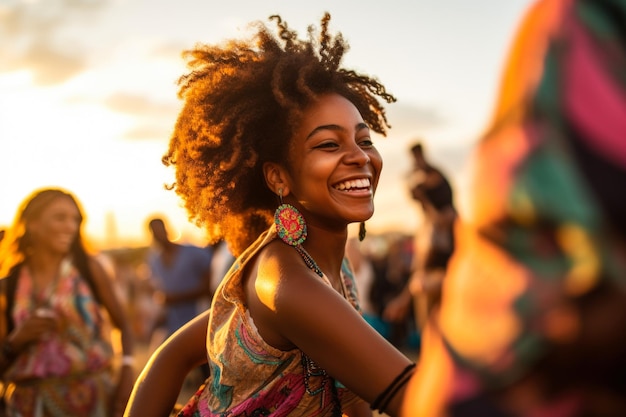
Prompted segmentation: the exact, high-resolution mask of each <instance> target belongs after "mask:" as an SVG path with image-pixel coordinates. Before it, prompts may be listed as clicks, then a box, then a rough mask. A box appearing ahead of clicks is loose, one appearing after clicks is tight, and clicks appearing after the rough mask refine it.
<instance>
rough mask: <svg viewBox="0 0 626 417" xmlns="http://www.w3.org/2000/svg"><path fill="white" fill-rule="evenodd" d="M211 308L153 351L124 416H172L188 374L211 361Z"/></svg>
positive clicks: (138, 379)
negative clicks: (208, 343)
mask: <svg viewBox="0 0 626 417" xmlns="http://www.w3.org/2000/svg"><path fill="white" fill-rule="evenodd" d="M209 312H210V310H207V311H205V312H204V313H202V314H200V315H199V316H197V317H196V318H195V319H193V320H191V321H190V322H189V323H187V324H186V325H185V326H183V327H182V328H180V329H179V330H178V331H177V332H176V333H174V334H173V335H172V336H170V337H169V338H168V339H167V340H166V341H165V342H164V343H163V344H162V345H161V346H159V348H158V349H157V350H156V351H155V352H154V353H153V354H152V356H151V357H150V360H149V361H148V363H147V364H146V366H145V367H144V369H143V371H142V372H141V374H140V375H139V378H137V381H136V382H135V387H134V388H133V392H132V394H131V396H130V400H129V401H128V405H127V407H126V412H125V413H124V417H143V416H151V417H168V416H169V415H170V412H171V411H172V408H173V407H174V405H175V404H176V400H177V399H178V395H179V393H180V389H181V387H182V385H183V382H184V380H185V378H186V376H187V374H188V373H189V372H190V371H191V370H192V369H195V368H196V367H197V366H199V365H202V364H203V363H206V362H207V356H206V355H207V354H206V332H207V325H208V320H209Z"/></svg>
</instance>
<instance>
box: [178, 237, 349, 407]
mask: <svg viewBox="0 0 626 417" xmlns="http://www.w3.org/2000/svg"><path fill="white" fill-rule="evenodd" d="M275 238H277V234H276V229H275V227H274V226H272V227H271V228H270V229H269V230H268V231H266V232H265V233H264V234H263V235H261V236H260V237H259V239H258V240H257V242H256V243H255V244H253V245H251V247H250V248H248V249H247V250H246V251H245V252H244V253H243V254H242V255H241V256H240V257H239V258H238V259H237V261H236V262H235V263H234V265H233V267H232V268H231V269H230V271H229V273H228V274H227V275H226V277H225V278H224V280H223V281H222V283H221V284H220V287H218V290H217V292H216V294H215V297H214V300H213V305H212V314H211V317H210V319H209V326H208V331H207V353H208V358H209V364H210V367H211V376H210V377H209V378H208V379H207V380H206V382H205V384H204V385H203V386H202V387H200V389H199V390H198V392H197V393H196V394H195V395H194V396H193V397H192V398H191V399H190V401H189V402H188V403H187V404H186V405H185V407H184V408H183V410H182V411H181V412H180V413H179V414H178V415H179V416H180V417H200V416H202V417H208V416H222V415H229V416H266V415H272V416H331V415H333V411H335V412H336V411H337V410H336V407H335V406H336V405H337V404H335V401H334V399H337V400H338V402H339V403H340V405H341V407H345V406H347V405H349V404H352V403H353V402H355V401H356V400H357V398H358V397H357V396H356V395H355V394H353V393H352V392H350V391H348V390H347V389H346V388H345V387H343V385H341V384H340V383H339V382H338V381H334V380H332V379H330V378H329V377H328V376H327V375H326V373H325V372H324V371H323V370H321V369H320V368H317V367H315V364H314V363H312V362H311V361H310V360H308V359H307V357H306V356H305V355H304V354H303V353H302V352H301V351H300V350H298V349H293V350H289V351H282V350H279V349H276V348H274V347H272V346H270V345H268V344H267V343H265V341H264V340H263V339H262V338H261V336H260V335H259V333H258V331H257V329H256V327H255V325H254V323H253V321H252V318H251V317H250V315H249V312H248V310H247V309H246V306H245V297H244V290H243V283H242V279H243V273H242V271H243V270H244V268H245V266H246V264H247V263H248V261H249V260H250V259H252V258H253V257H254V255H256V254H257V253H258V252H259V250H260V249H261V248H263V247H264V246H266V245H267V244H268V243H269V242H271V241H272V240H274V239H275ZM342 276H343V278H344V279H343V281H344V294H345V296H346V298H347V299H348V301H349V302H350V303H351V304H352V305H353V306H354V307H355V308H356V309H358V303H357V297H356V286H355V285H354V277H353V275H352V272H351V271H350V268H349V266H348V263H347V261H344V264H343V268H342ZM321 279H323V280H324V281H325V282H327V283H328V285H330V282H329V281H328V279H327V278H326V277H325V276H324V277H322V278H321Z"/></svg>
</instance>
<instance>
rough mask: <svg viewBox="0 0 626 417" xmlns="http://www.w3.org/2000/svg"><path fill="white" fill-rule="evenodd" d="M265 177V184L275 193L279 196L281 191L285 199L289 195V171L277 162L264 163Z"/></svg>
mask: <svg viewBox="0 0 626 417" xmlns="http://www.w3.org/2000/svg"><path fill="white" fill-rule="evenodd" d="M263 175H264V176H265V183H266V184H267V186H268V187H269V188H270V190H272V191H273V192H274V193H276V194H278V193H279V190H281V193H282V196H283V197H284V196H286V195H287V194H289V185H288V181H287V171H286V170H285V168H283V167H282V166H281V165H279V164H277V163H275V162H266V163H264V164H263Z"/></svg>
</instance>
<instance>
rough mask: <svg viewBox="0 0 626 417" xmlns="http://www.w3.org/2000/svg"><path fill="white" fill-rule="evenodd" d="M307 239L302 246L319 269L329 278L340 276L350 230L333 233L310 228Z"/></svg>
mask: <svg viewBox="0 0 626 417" xmlns="http://www.w3.org/2000/svg"><path fill="white" fill-rule="evenodd" d="M307 234H308V236H307V239H306V241H305V242H304V243H303V244H302V246H303V247H304V248H305V249H306V251H307V252H308V253H309V254H310V255H311V257H312V258H313V260H315V262H316V263H317V265H318V266H319V268H320V269H321V270H322V272H324V274H326V276H328V277H329V278H331V277H335V276H339V273H340V271H341V263H342V261H343V258H344V254H345V249H346V241H347V238H348V229H347V228H346V229H345V230H344V231H332V230H328V229H325V228H317V227H315V226H308V231H307Z"/></svg>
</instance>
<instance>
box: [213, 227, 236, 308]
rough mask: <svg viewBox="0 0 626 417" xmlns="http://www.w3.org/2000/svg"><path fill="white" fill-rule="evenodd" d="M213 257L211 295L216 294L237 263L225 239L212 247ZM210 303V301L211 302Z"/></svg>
mask: <svg viewBox="0 0 626 417" xmlns="http://www.w3.org/2000/svg"><path fill="white" fill-rule="evenodd" d="M210 250H211V253H212V254H213V255H212V258H211V284H210V291H211V294H215V291H217V287H218V286H219V285H220V282H222V279H224V277H225V276H226V273H227V272H228V270H229V269H230V267H231V266H232V265H233V262H235V257H234V256H233V254H232V253H231V252H230V249H228V245H227V244H226V241H225V240H224V239H220V240H219V241H218V242H216V243H214V244H212V245H210ZM209 301H210V300H209Z"/></svg>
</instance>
